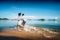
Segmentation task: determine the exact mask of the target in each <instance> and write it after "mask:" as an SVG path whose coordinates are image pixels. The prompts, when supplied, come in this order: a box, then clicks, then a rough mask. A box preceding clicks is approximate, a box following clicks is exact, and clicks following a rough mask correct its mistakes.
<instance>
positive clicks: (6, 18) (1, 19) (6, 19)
mask: <svg viewBox="0 0 60 40" xmlns="http://www.w3.org/2000/svg"><path fill="white" fill-rule="evenodd" d="M0 20H9V19H8V18H0Z"/></svg>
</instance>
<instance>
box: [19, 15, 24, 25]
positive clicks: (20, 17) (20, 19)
mask: <svg viewBox="0 0 60 40" xmlns="http://www.w3.org/2000/svg"><path fill="white" fill-rule="evenodd" d="M18 20H19V21H18V25H22V22H23V21H22V16H18Z"/></svg>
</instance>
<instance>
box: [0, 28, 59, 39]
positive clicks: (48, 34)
mask: <svg viewBox="0 0 60 40" xmlns="http://www.w3.org/2000/svg"><path fill="white" fill-rule="evenodd" d="M29 30H30V31H18V30H17V29H7V30H4V31H0V40H60V38H59V37H60V33H57V32H53V31H50V30H49V29H46V28H37V30H34V29H33V30H32V29H29Z"/></svg>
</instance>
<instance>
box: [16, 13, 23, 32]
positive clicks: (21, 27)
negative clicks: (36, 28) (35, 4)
mask: <svg viewBox="0 0 60 40" xmlns="http://www.w3.org/2000/svg"><path fill="white" fill-rule="evenodd" d="M22 22H23V20H22V16H21V13H18V24H17V29H18V30H19V31H22V30H23V26H22Z"/></svg>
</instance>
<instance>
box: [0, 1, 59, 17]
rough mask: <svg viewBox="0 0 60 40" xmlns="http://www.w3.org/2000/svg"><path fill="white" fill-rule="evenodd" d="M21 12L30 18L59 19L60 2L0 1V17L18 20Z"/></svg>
mask: <svg viewBox="0 0 60 40" xmlns="http://www.w3.org/2000/svg"><path fill="white" fill-rule="evenodd" d="M20 12H21V13H24V14H25V16H26V17H28V18H57V17H60V1H41V0H40V1H37V0H36V1H32V0H31V1H28V0H26V1H22V0H13V1H12V0H6V1H4V0H3V1H0V17H2V18H4V17H6V18H17V17H18V13H20Z"/></svg>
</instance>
